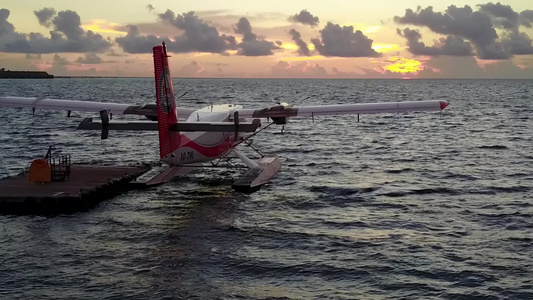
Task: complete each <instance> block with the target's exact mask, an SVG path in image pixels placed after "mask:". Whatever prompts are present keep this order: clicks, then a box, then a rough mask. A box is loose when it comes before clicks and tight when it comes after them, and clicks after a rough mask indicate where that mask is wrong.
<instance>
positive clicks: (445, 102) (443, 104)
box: [439, 100, 450, 110]
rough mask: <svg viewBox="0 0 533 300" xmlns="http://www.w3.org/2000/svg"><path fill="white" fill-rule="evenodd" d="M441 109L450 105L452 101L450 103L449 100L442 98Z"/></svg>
mask: <svg viewBox="0 0 533 300" xmlns="http://www.w3.org/2000/svg"><path fill="white" fill-rule="evenodd" d="M439 102H440V109H441V110H443V109H445V108H446V107H448V105H450V103H448V101H444V100H440V101H439Z"/></svg>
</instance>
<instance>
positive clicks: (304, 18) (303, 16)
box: [287, 9, 320, 27]
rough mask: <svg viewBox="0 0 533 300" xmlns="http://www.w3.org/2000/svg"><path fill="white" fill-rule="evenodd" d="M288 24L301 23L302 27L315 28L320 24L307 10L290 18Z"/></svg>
mask: <svg viewBox="0 0 533 300" xmlns="http://www.w3.org/2000/svg"><path fill="white" fill-rule="evenodd" d="M287 20H288V21H290V22H294V23H302V24H304V25H310V26H311V27H314V26H317V25H318V23H320V20H319V19H318V17H315V16H313V15H312V14H311V13H310V12H308V11H307V10H305V9H304V10H302V11H300V12H299V13H297V14H295V15H294V16H290V17H289V18H288V19H287Z"/></svg>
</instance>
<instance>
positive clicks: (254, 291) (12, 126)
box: [0, 78, 533, 299]
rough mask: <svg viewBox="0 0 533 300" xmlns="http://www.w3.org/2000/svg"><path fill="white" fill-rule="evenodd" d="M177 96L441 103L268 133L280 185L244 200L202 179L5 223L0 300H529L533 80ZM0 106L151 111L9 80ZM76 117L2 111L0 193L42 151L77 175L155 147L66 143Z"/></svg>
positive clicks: (129, 139) (64, 84)
mask: <svg viewBox="0 0 533 300" xmlns="http://www.w3.org/2000/svg"><path fill="white" fill-rule="evenodd" d="M174 84H175V87H176V93H177V94H179V95H181V94H183V93H185V92H188V93H187V94H186V95H185V96H184V97H182V98H181V99H180V100H179V104H180V105H183V106H189V107H198V108H200V107H202V106H205V105H208V104H209V103H215V104H217V103H232V102H233V103H238V104H243V105H245V107H266V106H270V105H273V104H274V103H275V102H277V101H285V102H288V103H291V104H293V105H317V104H336V103H355V102H373V101H374V102H375V101H401V100H426V99H446V100H448V101H449V102H450V103H451V104H450V106H449V107H448V109H446V110H445V111H444V112H442V113H438V112H435V113H433V112H431V113H427V112H426V113H409V114H400V115H397V114H392V115H390V114H389V115H362V116H361V120H360V122H359V123H357V119H356V117H354V116H341V117H319V118H315V120H314V122H313V121H312V120H310V119H294V120H291V121H290V122H289V124H288V125H287V126H286V127H285V131H284V132H285V133H284V134H280V132H281V128H280V127H275V126H273V127H271V128H269V129H267V130H265V132H263V133H262V134H260V135H258V136H257V137H256V138H254V145H255V146H256V147H259V148H260V149H261V150H262V151H263V152H265V153H267V154H273V155H279V156H280V157H281V159H282V164H283V166H282V171H281V172H280V173H278V174H277V175H276V177H275V178H274V179H273V180H272V182H271V184H268V185H267V186H265V187H264V188H263V189H261V190H260V191H259V192H256V193H254V194H251V195H246V194H240V193H236V192H234V191H233V190H232V189H231V186H230V185H231V183H232V182H233V181H234V180H235V179H237V178H238V175H239V173H238V172H236V171H233V170H202V171H201V172H198V173H196V174H193V175H192V176H189V177H186V178H182V179H180V180H178V181H176V182H172V183H169V184H165V185H162V186H159V187H156V188H152V189H148V190H142V191H131V192H128V193H126V194H123V195H121V196H118V197H115V198H113V199H110V200H106V201H104V202H102V203H101V204H100V205H99V206H97V207H95V208H93V209H91V210H89V211H86V212H80V213H75V214H70V215H59V216H11V215H5V214H3V215H0V298H2V299H49V298H58V299H87V298H93V299H123V298H128V299H533V272H532V271H531V270H533V150H532V149H533V119H532V118H533V80H275V79H257V80H256V79H249V80H240V79H227V80H226V79H225V80H223V79H216V80H213V79H211V80H209V79H205V80H204V79H201V80H200V79H177V80H175V82H174ZM0 95H12V96H48V97H57V98H65V99H76V100H93V101H106V100H107V101H114V102H124V103H150V102H153V99H154V91H153V80H152V79H149V78H146V79H54V80H2V81H0ZM86 116H87V114H80V113H73V115H72V117H71V118H70V119H68V118H66V112H45V111H37V112H36V114H35V115H32V114H31V111H28V110H20V109H1V110H0V157H1V161H0V178H3V177H6V176H10V175H15V174H17V173H19V172H20V171H22V170H23V169H24V168H26V167H27V166H28V164H29V162H30V161H31V159H33V158H35V157H38V156H42V155H43V154H44V153H45V152H46V149H47V147H48V146H49V145H55V146H56V147H57V148H58V149H60V150H61V151H62V152H65V153H66V152H68V153H71V154H72V156H73V160H74V161H75V162H78V163H99V164H110V165H116V164H119V165H134V164H137V163H139V162H143V161H144V162H151V161H156V160H157V158H158V149H157V146H156V145H157V136H156V134H155V133H151V132H146V133H127V132H111V133H110V138H109V139H108V140H100V139H99V132H91V131H77V130H75V128H76V126H77V124H78V123H79V122H80V121H81V120H82V118H83V117H86ZM117 118H118V117H117ZM244 151H245V152H246V153H248V154H250V155H252V154H253V152H251V151H250V150H249V149H247V148H244ZM0 193H1V191H0Z"/></svg>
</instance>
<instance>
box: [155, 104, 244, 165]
mask: <svg viewBox="0 0 533 300" xmlns="http://www.w3.org/2000/svg"><path fill="white" fill-rule="evenodd" d="M240 109H242V106H240V105H233V104H221V105H210V106H207V107H205V108H202V109H199V110H196V111H194V112H193V113H191V115H190V116H189V117H188V118H187V120H185V122H186V123H195V122H198V123H206V122H209V123H210V122H213V123H216V122H233V121H231V120H230V118H231V116H233V113H234V112H235V111H238V110H240ZM237 144H238V143H236V141H235V134H234V133H233V132H201V131H194V132H181V133H180V144H179V147H178V148H177V149H174V150H173V151H172V153H170V154H169V155H167V156H165V157H162V158H161V160H162V161H163V162H165V163H167V164H170V165H183V164H191V163H202V162H207V161H211V160H214V159H218V158H220V157H223V156H225V155H227V154H228V153H229V152H230V151H231V150H232V149H233V148H234V147H235V146H236V145H237Z"/></svg>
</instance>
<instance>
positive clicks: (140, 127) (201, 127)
mask: <svg viewBox="0 0 533 300" xmlns="http://www.w3.org/2000/svg"><path fill="white" fill-rule="evenodd" d="M260 125H261V122H260V121H259V119H255V120H253V122H243V123H239V124H238V125H235V123H233V122H211V123H201V122H190V123H181V122H180V123H177V124H173V125H171V126H170V130H174V131H180V132H199V131H201V132H235V131H237V132H255V131H256V130H257V128H258V127H259V126H260ZM103 128H105V129H106V130H132V131H157V130H158V128H157V122H151V121H135V122H109V123H107V124H105V123H102V122H94V121H93V118H85V119H84V120H83V121H82V122H81V123H80V125H78V129H88V130H101V129H103Z"/></svg>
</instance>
